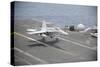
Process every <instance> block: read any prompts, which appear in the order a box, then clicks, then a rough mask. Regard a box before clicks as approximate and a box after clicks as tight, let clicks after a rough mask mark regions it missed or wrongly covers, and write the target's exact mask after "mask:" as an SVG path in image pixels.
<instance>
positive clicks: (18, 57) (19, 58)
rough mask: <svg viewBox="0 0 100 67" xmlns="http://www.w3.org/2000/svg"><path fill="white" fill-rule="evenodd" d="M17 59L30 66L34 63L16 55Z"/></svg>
mask: <svg viewBox="0 0 100 67" xmlns="http://www.w3.org/2000/svg"><path fill="white" fill-rule="evenodd" d="M15 57H17V58H19V59H20V60H22V61H24V62H26V63H27V64H29V65H32V63H30V62H29V61H27V60H26V59H23V58H20V57H18V56H17V55H15Z"/></svg>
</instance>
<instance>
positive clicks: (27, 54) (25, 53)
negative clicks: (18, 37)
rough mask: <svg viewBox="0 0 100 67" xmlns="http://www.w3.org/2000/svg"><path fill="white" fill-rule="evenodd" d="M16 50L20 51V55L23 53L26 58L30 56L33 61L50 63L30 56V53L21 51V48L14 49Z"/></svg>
mask: <svg viewBox="0 0 100 67" xmlns="http://www.w3.org/2000/svg"><path fill="white" fill-rule="evenodd" d="M14 49H15V50H17V51H19V52H20V53H23V54H24V55H26V56H29V57H30V58H32V59H35V60H37V61H39V62H41V63H43V64H47V63H48V62H47V61H44V60H42V59H40V58H38V57H35V56H33V55H31V54H29V53H27V52H25V51H23V50H21V49H19V48H16V47H14Z"/></svg>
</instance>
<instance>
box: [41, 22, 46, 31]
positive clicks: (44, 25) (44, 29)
mask: <svg viewBox="0 0 100 67" xmlns="http://www.w3.org/2000/svg"><path fill="white" fill-rule="evenodd" d="M46 29H47V26H46V22H45V21H43V23H42V28H41V30H42V31H46Z"/></svg>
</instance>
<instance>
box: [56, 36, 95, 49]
mask: <svg viewBox="0 0 100 67" xmlns="http://www.w3.org/2000/svg"><path fill="white" fill-rule="evenodd" d="M57 38H59V39H61V40H64V41H67V42H71V43H73V44H75V45H78V46H81V47H85V48H88V49H91V50H96V49H94V48H91V47H88V46H85V45H83V44H81V43H78V42H75V41H71V40H68V39H64V38H61V37H57Z"/></svg>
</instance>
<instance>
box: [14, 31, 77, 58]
mask: <svg viewBox="0 0 100 67" xmlns="http://www.w3.org/2000/svg"><path fill="white" fill-rule="evenodd" d="M14 34H16V35H18V36H21V37H24V38H27V39H29V40H32V41H36V42H38V43H41V44H43V45H45V46H48V47H50V48H53V49H55V50H58V51H60V52H63V53H65V54H69V55H72V56H77V55H75V54H74V53H71V52H67V51H64V50H61V49H58V48H55V47H51V46H49V45H48V44H46V43H43V42H40V41H38V40H35V39H33V38H30V37H27V36H25V35H23V34H20V33H17V32H14Z"/></svg>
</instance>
